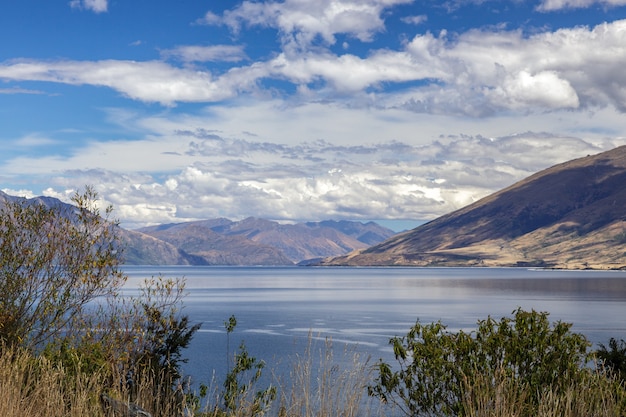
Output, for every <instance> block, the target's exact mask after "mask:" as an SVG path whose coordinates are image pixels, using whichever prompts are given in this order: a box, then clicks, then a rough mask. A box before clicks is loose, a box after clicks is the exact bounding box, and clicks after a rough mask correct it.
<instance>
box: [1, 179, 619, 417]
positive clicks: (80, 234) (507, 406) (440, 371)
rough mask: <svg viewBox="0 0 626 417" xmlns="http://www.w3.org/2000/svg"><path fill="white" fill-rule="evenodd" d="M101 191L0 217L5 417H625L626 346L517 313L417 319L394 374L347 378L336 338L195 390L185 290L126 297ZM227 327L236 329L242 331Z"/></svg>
mask: <svg viewBox="0 0 626 417" xmlns="http://www.w3.org/2000/svg"><path fill="white" fill-rule="evenodd" d="M96 197H97V196H96V194H95V193H94V192H93V190H91V189H90V188H88V189H87V190H86V191H85V192H84V193H83V194H76V195H75V197H74V202H75V204H76V210H75V211H73V212H63V209H62V208H60V207H47V206H45V205H43V204H25V203H24V202H19V201H18V202H9V203H7V205H6V206H5V207H4V208H3V209H2V211H1V212H0V262H1V264H0V353H1V355H0V392H2V395H0V415H2V416H5V417H14V416H15V417H17V416H20V417H22V416H42V417H43V416H45V417H55V416H70V417H71V416H85V415H89V416H94V417H98V416H115V415H118V416H122V415H151V416H153V417H178V416H198V417H226V416H261V415H271V416H277V417H300V416H307V417H309V416H328V417H331V416H332V417H335V416H346V417H351V416H355V417H356V416H373V415H398V414H405V415H408V416H470V417H478V416H481V417H482V416H485V417H487V416H490V417H498V416H519V417H526V416H540V417H542V416H562V417H570V416H571V417H574V416H582V415H585V416H588V415H593V416H620V415H624V414H626V387H625V382H624V381H625V379H626V342H624V341H623V340H621V341H619V342H618V341H617V340H615V339H611V340H610V341H609V343H608V346H601V348H600V349H599V350H597V351H592V350H591V349H590V348H591V346H590V344H589V343H588V341H587V340H586V339H585V337H584V336H583V335H581V334H576V333H572V332H571V325H570V324H567V323H561V322H556V323H550V322H549V320H548V314H547V313H539V312H535V311H530V312H528V311H523V310H517V311H515V312H513V317H511V318H508V317H505V318H502V319H500V320H495V319H493V318H491V317H489V318H487V319H485V320H482V321H480V322H478V325H477V329H476V330H475V331H473V332H469V333H466V332H463V331H460V332H457V333H453V332H448V331H447V329H446V327H445V325H443V324H442V323H431V324H421V323H420V322H419V321H418V322H417V323H416V324H415V326H413V327H412V328H411V329H410V330H409V332H408V333H407V335H406V336H403V337H395V338H393V339H391V341H390V343H391V345H392V347H393V351H394V354H395V358H396V360H397V363H395V364H388V363H385V362H382V361H381V362H379V363H377V364H376V365H373V366H372V365H369V364H368V360H367V359H363V358H361V357H359V355H358V354H357V353H350V354H352V355H353V357H352V358H351V360H352V361H351V362H350V363H351V365H350V366H348V367H347V368H343V367H341V366H340V365H338V364H337V362H336V361H335V359H334V357H333V353H334V352H333V349H332V343H331V341H328V342H327V344H326V345H325V346H324V347H323V348H322V349H320V355H319V357H317V356H316V354H315V353H316V352H314V349H313V348H312V347H310V348H309V350H308V351H307V352H305V353H304V354H303V355H302V356H297V357H295V358H293V363H292V372H291V374H290V375H289V376H288V377H287V379H286V380H285V379H281V378H282V377H281V376H280V375H274V374H272V373H271V371H272V369H269V371H270V378H269V379H268V378H264V379H261V374H262V373H263V372H267V371H268V369H267V368H266V364H265V363H264V362H263V361H261V360H258V359H257V358H254V357H251V356H250V355H249V353H248V351H247V349H246V346H245V345H244V344H242V345H241V346H240V347H239V348H238V349H237V350H236V351H235V352H234V353H231V352H230V347H228V348H227V354H228V355H229V357H232V362H231V365H230V367H229V372H228V373H227V375H226V377H225V380H224V382H223V383H217V384H216V383H214V381H213V382H212V383H209V384H207V385H201V386H200V388H199V390H198V391H197V392H196V391H193V390H191V388H189V387H188V386H186V384H185V383H184V381H185V380H184V378H183V375H181V371H180V366H181V363H183V362H184V360H185V359H184V358H183V356H182V353H183V350H184V349H185V348H186V347H187V346H188V344H189V343H190V341H191V340H192V338H193V335H194V334H195V332H196V331H197V330H198V328H199V325H192V324H191V323H190V322H189V318H188V317H187V316H185V315H183V314H182V313H181V307H182V300H183V295H184V281H183V280H180V279H165V278H162V277H157V278H153V279H150V280H147V281H146V282H145V283H144V285H143V286H142V288H141V292H140V294H139V295H138V296H135V297H130V298H129V297H121V296H120V289H121V287H122V285H123V284H124V282H125V277H124V275H123V274H122V273H121V272H120V270H119V265H120V263H121V259H122V258H121V253H122V249H123V248H121V247H119V244H118V241H117V237H116V232H115V231H116V228H115V227H116V224H115V222H114V221H111V220H109V219H108V216H109V214H110V212H111V211H110V209H107V210H106V215H105V217H104V218H102V217H101V216H100V215H99V211H98V210H97V208H96V207H97V206H96ZM224 324H225V330H226V333H227V335H230V334H231V333H232V332H233V331H234V329H235V327H236V325H237V322H236V319H235V317H231V318H230V319H229V320H228V321H226V322H225V323H224ZM341 363H346V361H345V360H344V361H341ZM268 380H269V381H270V382H269V383H261V381H268ZM264 384H266V385H264ZM366 394H369V396H367V395H366ZM142 413H143V414H142Z"/></svg>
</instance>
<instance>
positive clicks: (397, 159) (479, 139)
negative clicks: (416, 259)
mask: <svg viewBox="0 0 626 417" xmlns="http://www.w3.org/2000/svg"><path fill="white" fill-rule="evenodd" d="M0 39H2V47H1V48H0V126H1V127H2V128H1V129H0V189H2V190H3V191H4V192H7V193H9V194H13V195H24V196H34V195H49V196H53V197H58V198H61V199H63V200H65V201H67V200H68V197H69V196H70V195H71V194H72V193H73V192H74V191H75V190H77V189H80V188H82V187H84V186H85V185H87V184H89V185H93V186H94V187H95V188H96V190H97V191H98V192H99V193H100V196H101V197H102V202H103V203H105V204H112V205H113V206H114V208H115V210H116V212H115V213H116V215H117V217H118V218H119V219H120V220H121V222H122V224H123V225H124V226H126V227H129V228H134V227H139V226H143V225H148V224H155V223H168V222H179V221H188V220H196V219H207V218H215V217H227V218H230V219H233V220H237V219H242V218H245V217H248V216H256V217H264V218H268V219H274V220H278V221H309V220H324V219H337V220H338V219H347V220H361V221H366V220H386V221H395V222H396V223H395V226H397V227H398V228H402V227H406V226H409V225H412V224H417V223H419V222H422V221H425V220H429V219H432V218H435V217H437V216H439V215H442V214H445V213H447V212H450V211H452V210H454V209H457V208H460V207H462V206H464V205H466V204H469V203H471V202H473V201H476V200H477V199H479V198H481V197H484V196H486V195H488V194H490V193H492V192H494V191H497V190H499V189H501V188H503V187H506V186H508V185H510V184H512V183H514V182H515V181H517V180H520V179H522V178H524V177H526V176H528V175H530V174H532V173H534V172H536V171H538V170H540V169H543V168H546V167H549V166H551V165H554V164H556V163H560V162H564V161H567V160H569V159H573V158H578V157H582V156H585V155H588V154H593V153H598V152H601V151H604V150H608V149H611V148H614V147H616V146H620V145H623V144H626V140H625V137H626V136H625V135H626V133H625V130H626V124H625V123H624V116H625V115H624V112H625V111H626V71H624V68H625V67H626V0H606V1H595V0H537V1H527V2H524V1H505V0H502V1H498V0H492V1H489V0H458V1H454V0H453V1H448V2H432V1H417V0H416V1H411V0H358V1H357V0H353V1H348V0H319V1H307V0H282V1H254V2H252V1H244V2H237V1H219V2H211V1H193V0H179V1H176V2H172V1H171V0H167V1H165V0H150V1H147V0H132V1H128V0H71V1H68V0H62V1H51V0H20V1H14V0H11V1H5V2H2V5H0ZM385 224H388V225H391V224H394V223H385Z"/></svg>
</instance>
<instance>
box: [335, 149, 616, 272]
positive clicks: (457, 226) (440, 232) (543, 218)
mask: <svg viewBox="0 0 626 417" xmlns="http://www.w3.org/2000/svg"><path fill="white" fill-rule="evenodd" d="M323 264H324V265H406V266H541V267H551V268H573V269H580V268H597V269H609V268H610V269H618V268H621V269H623V268H626V146H622V147H619V148H616V149H614V150H611V151H608V152H604V153H601V154H598V155H594V156H587V157H585V158H580V159H576V160H573V161H569V162H566V163H563V164H560V165H556V166H554V167H552V168H549V169H546V170H544V171H541V172H539V173H537V174H535V175H532V176H530V177H528V178H526V179H524V180H522V181H520V182H518V183H516V184H514V185H512V186H510V187H508V188H506V189H503V190H501V191H499V192H497V193H494V194H492V195H490V196H488V197H485V198H483V199H482V200H479V201H477V202H476V203H474V204H471V205H469V206H467V207H464V208H462V209H460V210H457V211H455V212H452V213H450V214H447V215H445V216H442V217H439V218H437V219H435V220H433V221H431V222H429V223H426V224H424V225H422V226H420V227H418V228H416V229H413V230H411V231H408V232H405V233H402V234H399V235H396V236H394V237H392V238H390V239H388V240H386V241H385V242H382V243H380V244H377V245H374V246H372V247H370V248H367V249H365V250H359V251H355V252H352V253H350V254H348V255H346V256H341V257H337V258H333V259H327V260H326V261H324V262H323Z"/></svg>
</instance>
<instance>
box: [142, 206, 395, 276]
mask: <svg viewBox="0 0 626 417" xmlns="http://www.w3.org/2000/svg"><path fill="white" fill-rule="evenodd" d="M138 232H141V233H144V234H147V235H150V236H153V237H155V238H157V239H160V240H162V241H165V242H168V243H170V244H172V245H174V246H175V247H177V248H178V249H179V250H181V251H183V252H184V253H186V254H190V255H193V256H196V257H197V258H199V259H203V260H204V262H205V263H206V264H211V265H292V264H294V263H299V262H302V261H305V260H308V259H319V258H324V257H328V256H335V255H340V254H345V253H348V252H350V251H352V250H355V249H359V248H365V247H368V246H370V245H371V244H372V242H374V243H375V242H381V241H383V240H384V239H386V238H388V237H390V236H392V235H393V234H394V232H393V231H392V230H390V229H387V228H384V227H382V226H379V225H378V224H376V223H373V222H369V223H366V224H363V223H359V222H348V221H339V222H336V221H325V222H309V223H298V224H281V223H278V222H274V221H270V220H265V219H258V218H254V217H250V218H247V219H244V220H241V221H236V222H235V221H231V220H228V219H223V218H222V219H214V220H203V221H197V222H187V223H178V224H167V225H159V226H151V227H146V228H142V229H139V230H138Z"/></svg>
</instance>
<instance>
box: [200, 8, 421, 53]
mask: <svg viewBox="0 0 626 417" xmlns="http://www.w3.org/2000/svg"><path fill="white" fill-rule="evenodd" d="M411 1H412V0H359V1H354V0H319V1H314V2H313V1H312V2H302V1H299V0H284V1H283V2H277V1H269V2H262V3H261V2H251V1H244V2H243V3H242V4H241V5H239V6H237V7H236V8H234V9H231V10H227V11H225V12H224V14H223V15H222V16H221V17H220V16H217V15H216V14H214V13H212V12H208V13H207V15H206V16H205V18H204V19H203V20H202V22H203V23H206V24H225V25H227V26H229V27H230V28H231V29H232V30H233V31H234V32H235V33H237V32H239V30H240V29H241V27H242V26H243V25H248V26H261V27H272V28H275V29H277V30H279V32H280V34H281V37H282V42H283V44H284V45H285V46H286V47H289V48H296V49H299V50H306V49H308V48H309V47H310V46H311V44H312V43H314V41H315V40H316V39H318V38H321V39H322V40H323V41H324V42H325V43H326V44H334V43H335V41H336V39H335V35H337V34H340V33H341V34H347V35H349V36H351V37H354V38H356V39H359V40H361V41H363V42H369V41H371V40H372V38H373V36H374V34H375V33H376V32H379V31H382V30H384V21H383V19H382V17H381V14H382V12H383V10H385V9H387V8H390V7H392V6H394V5H398V4H406V3H410V2H411Z"/></svg>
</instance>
